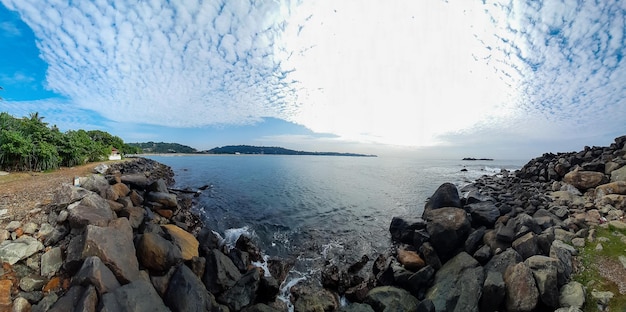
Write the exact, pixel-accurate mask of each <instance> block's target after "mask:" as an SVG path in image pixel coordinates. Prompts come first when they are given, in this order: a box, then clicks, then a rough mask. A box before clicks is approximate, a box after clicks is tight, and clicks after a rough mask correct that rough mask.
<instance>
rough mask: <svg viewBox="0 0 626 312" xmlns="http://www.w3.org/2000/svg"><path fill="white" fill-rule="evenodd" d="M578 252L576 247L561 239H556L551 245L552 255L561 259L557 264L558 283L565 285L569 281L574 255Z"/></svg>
mask: <svg viewBox="0 0 626 312" xmlns="http://www.w3.org/2000/svg"><path fill="white" fill-rule="evenodd" d="M574 254H576V250H575V249H574V247H572V246H570V245H567V244H565V243H563V242H561V241H560V240H554V242H552V246H551V247H550V257H551V258H554V259H557V260H558V261H559V263H558V266H557V278H558V284H559V285H564V284H566V283H567V282H569V280H570V277H571V275H572V271H573V265H572V255H574Z"/></svg>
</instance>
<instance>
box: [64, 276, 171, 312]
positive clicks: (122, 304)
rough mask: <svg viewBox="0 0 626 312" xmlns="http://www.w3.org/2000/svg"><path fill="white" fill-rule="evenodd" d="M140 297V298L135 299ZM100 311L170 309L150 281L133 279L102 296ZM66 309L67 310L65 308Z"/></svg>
mask: <svg viewBox="0 0 626 312" xmlns="http://www.w3.org/2000/svg"><path fill="white" fill-rule="evenodd" d="M138 298H141V300H137V299H138ZM101 305H102V307H101V309H100V311H111V312H113V311H133V312H168V311H170V310H169V309H168V308H167V307H166V306H165V304H164V303H163V300H162V299H161V297H159V294H157V292H156V290H154V287H152V285H151V284H150V282H148V281H145V280H143V279H138V280H135V281H133V282H131V283H129V284H126V285H124V286H121V287H119V288H117V289H116V290H114V291H113V292H110V293H106V294H104V295H103V296H102V302H101ZM66 311H67V310H66Z"/></svg>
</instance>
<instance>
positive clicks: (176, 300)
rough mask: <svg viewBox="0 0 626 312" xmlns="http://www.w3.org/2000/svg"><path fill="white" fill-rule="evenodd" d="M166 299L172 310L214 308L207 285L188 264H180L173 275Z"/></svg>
mask: <svg viewBox="0 0 626 312" xmlns="http://www.w3.org/2000/svg"><path fill="white" fill-rule="evenodd" d="M164 300H165V303H166V304H167V306H168V307H169V308H170V309H172V311H181V312H182V311H189V312H193V311H198V312H204V311H210V310H211V309H212V308H213V305H212V303H211V298H210V297H209V293H208V291H207V290H206V287H204V284H202V281H201V280H200V279H199V278H198V277H197V276H196V275H195V274H194V273H193V272H192V271H191V270H190V269H189V268H188V267H187V266H186V265H179V266H178V268H177V269H176V271H175V273H174V274H173V275H172V277H171V279H170V282H169V286H168V288H167V292H166V293H165V296H164Z"/></svg>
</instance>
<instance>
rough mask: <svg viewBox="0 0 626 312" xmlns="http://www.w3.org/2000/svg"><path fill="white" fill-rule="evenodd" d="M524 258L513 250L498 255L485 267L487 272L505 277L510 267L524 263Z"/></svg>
mask: <svg viewBox="0 0 626 312" xmlns="http://www.w3.org/2000/svg"><path fill="white" fill-rule="evenodd" d="M522 261H523V259H522V256H520V254H519V253H517V251H515V249H513V248H509V249H507V250H505V251H504V252H502V253H500V254H497V255H495V256H493V258H491V260H489V262H487V264H486V265H485V272H489V271H497V272H499V273H500V274H502V275H503V276H504V272H505V271H506V269H507V268H508V267H509V266H512V265H515V264H517V263H520V262H522Z"/></svg>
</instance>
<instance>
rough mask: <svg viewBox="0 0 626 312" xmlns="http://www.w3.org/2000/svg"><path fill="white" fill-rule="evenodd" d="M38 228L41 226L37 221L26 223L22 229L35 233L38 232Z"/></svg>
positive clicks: (25, 232) (25, 231) (30, 233)
mask: <svg viewBox="0 0 626 312" xmlns="http://www.w3.org/2000/svg"><path fill="white" fill-rule="evenodd" d="M37 228H39V226H37V224H36V223H34V222H28V223H26V224H24V226H23V227H22V230H23V231H24V234H29V235H32V234H35V232H37Z"/></svg>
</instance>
